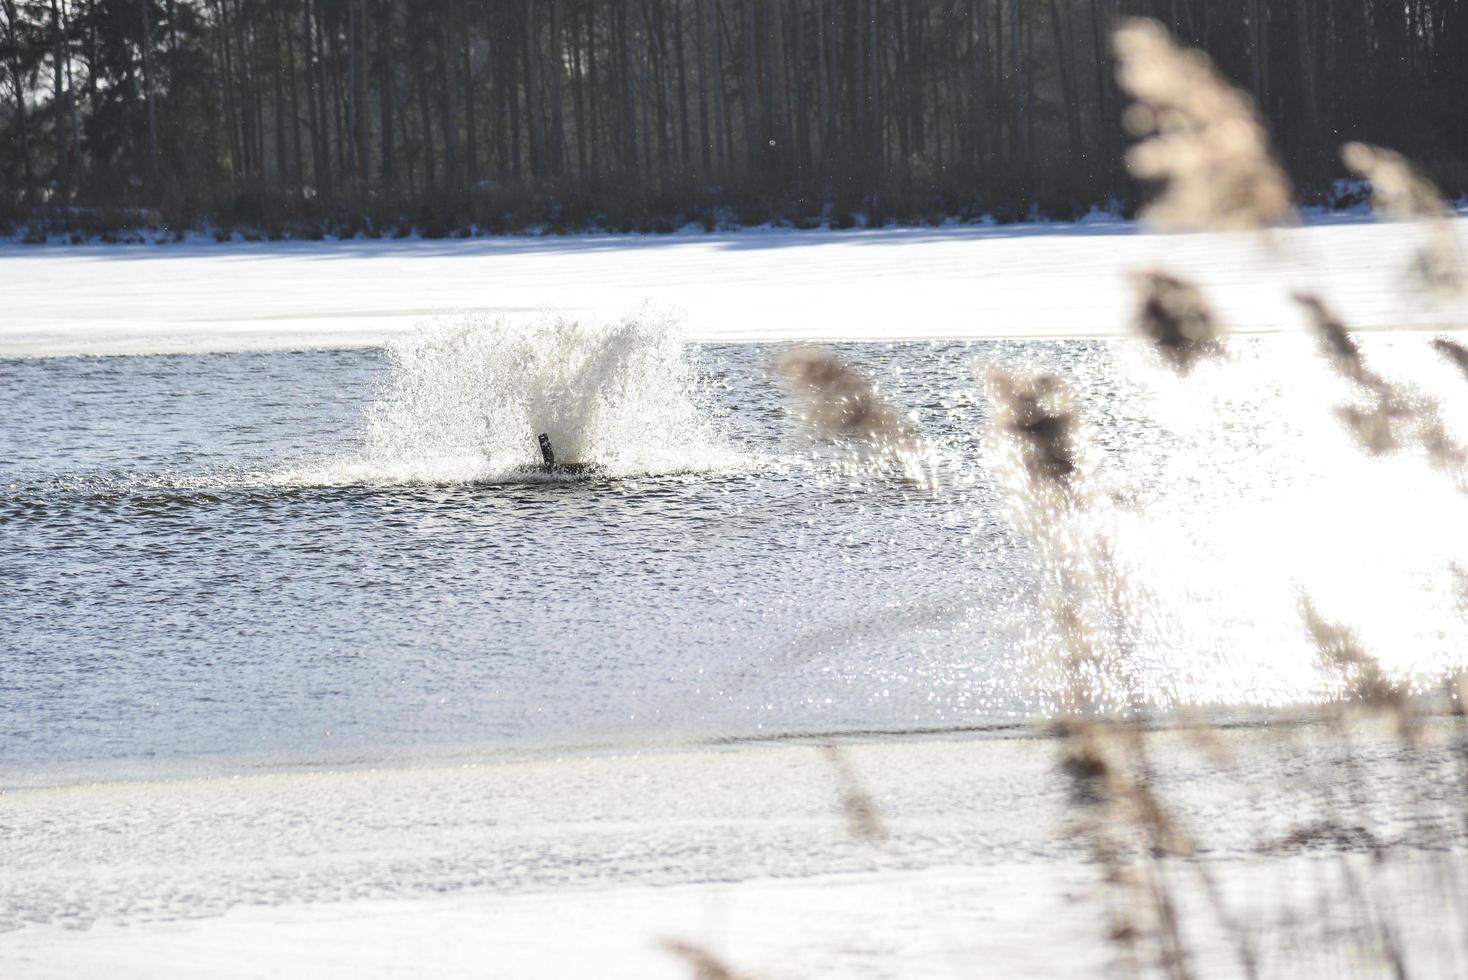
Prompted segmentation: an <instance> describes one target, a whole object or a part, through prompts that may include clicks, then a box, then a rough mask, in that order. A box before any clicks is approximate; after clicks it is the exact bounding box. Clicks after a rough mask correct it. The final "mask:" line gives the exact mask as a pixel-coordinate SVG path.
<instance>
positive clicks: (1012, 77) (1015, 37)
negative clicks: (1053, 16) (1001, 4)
mask: <svg viewBox="0 0 1468 980" xmlns="http://www.w3.org/2000/svg"><path fill="white" fill-rule="evenodd" d="M1020 9H1021V7H1020V0H1009V85H1010V96H1011V98H1013V100H1014V140H1015V142H1016V143H1018V144H1019V157H1020V159H1021V160H1023V161H1026V162H1027V161H1028V160H1029V158H1030V148H1029V140H1028V136H1029V119H1028V118H1027V117H1028V115H1029V112H1028V110H1029V101H1030V93H1029V85H1028V82H1027V81H1026V79H1025V54H1024V43H1023V37H1024V32H1023V28H1022V22H1021V19H1020Z"/></svg>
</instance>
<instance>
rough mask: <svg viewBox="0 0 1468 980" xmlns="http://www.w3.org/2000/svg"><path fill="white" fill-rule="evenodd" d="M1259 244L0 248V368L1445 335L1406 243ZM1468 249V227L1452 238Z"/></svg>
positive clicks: (1217, 239)
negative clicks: (1314, 321) (498, 345)
mask: <svg viewBox="0 0 1468 980" xmlns="http://www.w3.org/2000/svg"><path fill="white" fill-rule="evenodd" d="M1311 222H1312V223H1310V224H1307V225H1306V226H1304V227H1300V228H1294V229H1287V230H1283V231H1279V232H1276V233H1274V234H1273V235H1271V236H1270V237H1268V238H1261V237H1257V236H1252V235H1217V234H1197V235H1149V234H1141V233H1139V232H1138V230H1137V228H1136V226H1135V225H1132V224H1128V223H1125V222H1104V221H1096V222H1091V223H1081V224H1076V225H1068V226H1066V225H1008V226H991V227H974V226H959V227H945V228H900V229H899V228H894V229H883V230H875V231H860V230H852V231H825V230H811V231H793V230H773V229H766V230H748V231H741V232H734V233H716V234H679V235H671V236H655V237H653V236H641V237H625V236H582V237H563V238H492V239H472V240H449V241H402V242H397V241H347V242H335V243H332V242H285V243H235V244H222V245H221V244H213V243H209V244H203V243H192V244H190V243H183V244H172V245H158V246H137V247H117V246H41V247H31V246H19V245H11V246H0V291H3V296H4V299H3V301H0V304H3V305H0V309H3V317H0V357H32V356H55V355H68V354H143V353H189V352H206V351H240V350H293V349H309V348H344V347H362V346H377V345H381V344H383V343H386V342H388V341H389V340H391V339H392V338H394V337H399V336H402V335H404V334H406V333H408V332H410V331H412V330H413V329H414V327H415V326H416V325H418V324H420V323H422V322H424V321H425V320H428V319H431V318H433V317H436V316H443V315H450V314H453V313H456V312H460V311H482V312H488V313H494V314H502V315H506V316H531V315H534V314H536V313H538V312H539V311H541V310H543V309H546V308H555V309H559V310H564V311H568V312H573V313H580V314H586V315H591V316H596V317H603V318H609V317H614V316H617V315H620V314H622V313H625V312H626V311H627V310H629V309H632V308H635V307H637V306H639V305H641V304H642V303H644V302H646V301H649V300H651V301H653V302H654V303H657V304H659V305H661V306H666V307H673V308H676V309H680V310H682V311H683V312H684V313H686V316H687V323H688V331H689V336H690V338H691V339H693V340H699V341H779V340H812V339H846V340H886V339H901V338H940V337H1018V338H1024V337H1054V336H1070V337H1076V336H1109V335H1114V334H1116V333H1118V332H1119V331H1121V330H1123V329H1124V328H1125V324H1126V322H1127V318H1128V316H1129V314H1130V310H1131V307H1132V304H1133V297H1132V292H1131V288H1130V285H1129V283H1128V281H1127V279H1126V273H1127V271H1128V270H1132V269H1137V268H1145V267H1149V266H1154V265H1165V266H1167V267H1168V268H1171V269H1173V270H1176V271H1178V272H1181V273H1183V274H1186V275H1189V276H1193V277H1196V278H1197V279H1198V280H1199V281H1200V282H1201V283H1202V284H1203V286H1204V287H1205V289H1206V290H1207V291H1208V293H1209V296H1210V298H1211V299H1212V300H1213V301H1214V303H1215V305H1216V306H1217V307H1218V308H1219V310H1220V311H1221V312H1222V314H1223V315H1224V317H1225V319H1226V321H1227V322H1228V324H1229V325H1230V326H1231V327H1232V328H1233V329H1235V330H1238V331H1244V332H1257V331H1273V330H1281V329H1295V328H1296V327H1297V326H1298V324H1299V319H1298V313H1297V312H1296V311H1294V310H1293V309H1292V308H1291V306H1290V304H1289V303H1287V302H1286V297H1287V295H1288V293H1289V291H1290V290H1292V289H1298V288H1316V289H1320V290H1322V291H1323V292H1325V293H1326V295H1328V296H1329V297H1330V298H1331V300H1332V302H1333V304H1334V305H1335V306H1336V307H1337V308H1338V309H1339V310H1340V311H1341V313H1342V314H1343V315H1344V316H1345V317H1346V318H1347V320H1348V321H1349V322H1351V323H1352V324H1353V325H1354V326H1356V327H1358V328H1363V329H1386V328H1418V329H1439V328H1443V327H1448V326H1452V325H1455V324H1457V323H1459V322H1461V321H1462V319H1463V315H1462V310H1461V309H1439V308H1428V307H1424V306H1422V305H1421V304H1420V303H1418V302H1414V301H1412V300H1410V299H1409V296H1410V295H1411V291H1410V290H1408V289H1405V288H1404V284H1403V280H1402V276H1403V270H1404V269H1405V268H1406V267H1407V265H1408V263H1409V262H1410V259H1411V255H1412V252H1413V250H1414V248H1416V246H1417V244H1418V242H1419V236H1420V231H1419V230H1418V229H1417V228H1415V227H1413V226H1410V225H1400V224H1380V223H1375V222H1372V221H1370V220H1369V219H1366V218H1361V217H1323V216H1317V217H1314V218H1312V219H1311ZM1456 224H1457V231H1458V235H1459V238H1460V240H1465V241H1468V219H1464V218H1459V219H1457V222H1456Z"/></svg>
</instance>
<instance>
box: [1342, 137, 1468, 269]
mask: <svg viewBox="0 0 1468 980" xmlns="http://www.w3.org/2000/svg"><path fill="white" fill-rule="evenodd" d="M1341 159H1342V160H1343V161H1345V164H1346V166H1347V167H1349V168H1350V169H1351V171H1352V172H1354V173H1355V174H1357V175H1358V176H1360V177H1362V178H1364V179H1366V180H1369V181H1371V204H1372V206H1373V207H1374V208H1376V210H1377V211H1379V212H1381V213H1383V214H1386V215H1388V216H1390V217H1393V218H1397V219H1399V220H1403V221H1418V222H1421V223H1422V225H1423V228H1424V230H1425V232H1426V239H1425V240H1424V242H1423V243H1422V246H1421V247H1420V248H1419V249H1418V250H1417V254H1416V256H1415V257H1414V259H1413V261H1412V269H1411V273H1412V275H1413V277H1414V278H1415V279H1416V280H1417V281H1418V283H1419V284H1420V285H1421V286H1423V287H1424V288H1426V289H1427V290H1428V291H1429V292H1433V293H1438V294H1445V295H1449V296H1455V295H1458V294H1460V293H1462V292H1463V291H1464V289H1465V286H1468V276H1465V273H1464V268H1463V255H1462V252H1461V250H1460V249H1459V247H1458V239H1457V237H1456V236H1455V235H1454V234H1453V226H1452V223H1451V222H1450V221H1449V218H1451V217H1452V214H1453V211H1452V208H1450V207H1448V203H1447V201H1446V200H1445V199H1444V198H1443V196H1442V193H1441V192H1440V191H1439V190H1438V189H1437V187H1436V186H1434V185H1433V183H1432V181H1430V180H1428V179H1427V178H1426V177H1424V176H1422V175H1421V174H1420V173H1418V172H1417V171H1416V169H1414V168H1413V167H1412V165H1411V164H1410V163H1408V162H1407V159H1406V158H1405V157H1403V156H1402V155H1401V154H1400V153H1397V152H1395V151H1393V150H1388V149H1384V148H1382V147H1379V146H1371V145H1369V144H1366V143H1347V144H1346V145H1345V146H1343V147H1342V148H1341Z"/></svg>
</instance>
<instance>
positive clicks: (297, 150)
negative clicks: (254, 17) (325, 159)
mask: <svg viewBox="0 0 1468 980" xmlns="http://www.w3.org/2000/svg"><path fill="white" fill-rule="evenodd" d="M285 60H286V66H287V68H286V70H287V71H288V72H289V78H290V93H291V118H290V123H291V156H292V158H293V161H292V162H293V163H294V164H295V166H294V168H293V169H294V171H295V178H296V180H295V190H296V196H297V197H300V196H301V195H302V194H304V193H305V186H306V162H305V158H304V157H303V156H302V153H301V92H300V86H299V85H298V83H297V81H296V75H297V71H296V38H295V31H293V30H291V21H290V16H289V15H288V14H287V15H286V18H285Z"/></svg>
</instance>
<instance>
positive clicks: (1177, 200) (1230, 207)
mask: <svg viewBox="0 0 1468 980" xmlns="http://www.w3.org/2000/svg"><path fill="white" fill-rule="evenodd" d="M1114 44H1115V48H1116V55H1117V62H1118V67H1117V78H1118V81H1119V82H1120V83H1121V87H1122V88H1123V89H1125V90H1126V91H1127V93H1128V94H1130V95H1131V97H1132V98H1133V99H1134V100H1135V101H1134V102H1133V104H1132V105H1131V106H1129V107H1128V108H1127V110H1126V115H1125V118H1124V123H1125V125H1126V128H1127V129H1128V130H1129V131H1130V132H1131V133H1132V135H1134V136H1137V137H1140V138H1141V142H1140V143H1138V144H1137V145H1136V146H1134V147H1132V149H1131V150H1130V152H1128V153H1127V157H1126V162H1127V167H1128V168H1129V169H1130V170H1131V173H1132V176H1134V177H1136V178H1138V179H1139V180H1145V181H1156V182H1159V183H1161V185H1162V189H1161V192H1160V193H1159V194H1158V196H1157V199H1156V200H1155V201H1153V203H1152V204H1151V206H1150V207H1148V208H1147V210H1146V212H1145V213H1144V216H1145V217H1146V218H1147V220H1149V221H1151V222H1152V223H1153V224H1154V225H1156V226H1158V227H1161V228H1165V229H1169V230H1178V231H1187V230H1199V231H1206V230H1213V231H1235V230H1247V229H1257V228H1264V227H1268V226H1270V225H1276V224H1280V223H1283V222H1288V221H1290V220H1292V218H1293V217H1294V208H1293V206H1292V205H1291V203H1290V184H1289V180H1288V178H1286V177H1285V175H1284V172H1283V171H1282V170H1281V169H1280V167H1279V165H1278V164H1277V163H1276V162H1275V160H1274V157H1273V155H1272V154H1271V152H1270V149H1269V135H1268V132H1267V130H1266V128H1265V126H1264V123H1263V121H1262V120H1261V119H1260V118H1259V115H1258V113H1257V112H1256V111H1255V108H1254V102H1253V100H1252V99H1251V98H1249V96H1248V95H1247V94H1246V93H1244V92H1242V91H1240V90H1238V89H1236V88H1234V87H1233V86H1231V85H1229V84H1228V82H1227V81H1225V80H1224V78H1223V77H1222V76H1221V75H1220V74H1219V73H1218V72H1217V70H1216V69H1215V68H1214V67H1213V62H1212V61H1211V60H1209V58H1208V56H1207V55H1205V54H1203V53H1202V52H1201V51H1195V50H1191V49H1188V48H1184V47H1182V46H1180V45H1179V44H1178V43H1177V42H1176V41H1174V40H1173V38H1172V35H1171V34H1169V33H1168V31H1167V28H1165V27H1163V26H1162V25H1161V24H1159V23H1158V22H1157V21H1154V20H1147V19H1142V18H1132V19H1128V20H1125V21H1123V22H1122V25H1121V27H1120V28H1119V29H1118V30H1117V31H1116V34H1115V36H1114Z"/></svg>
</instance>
